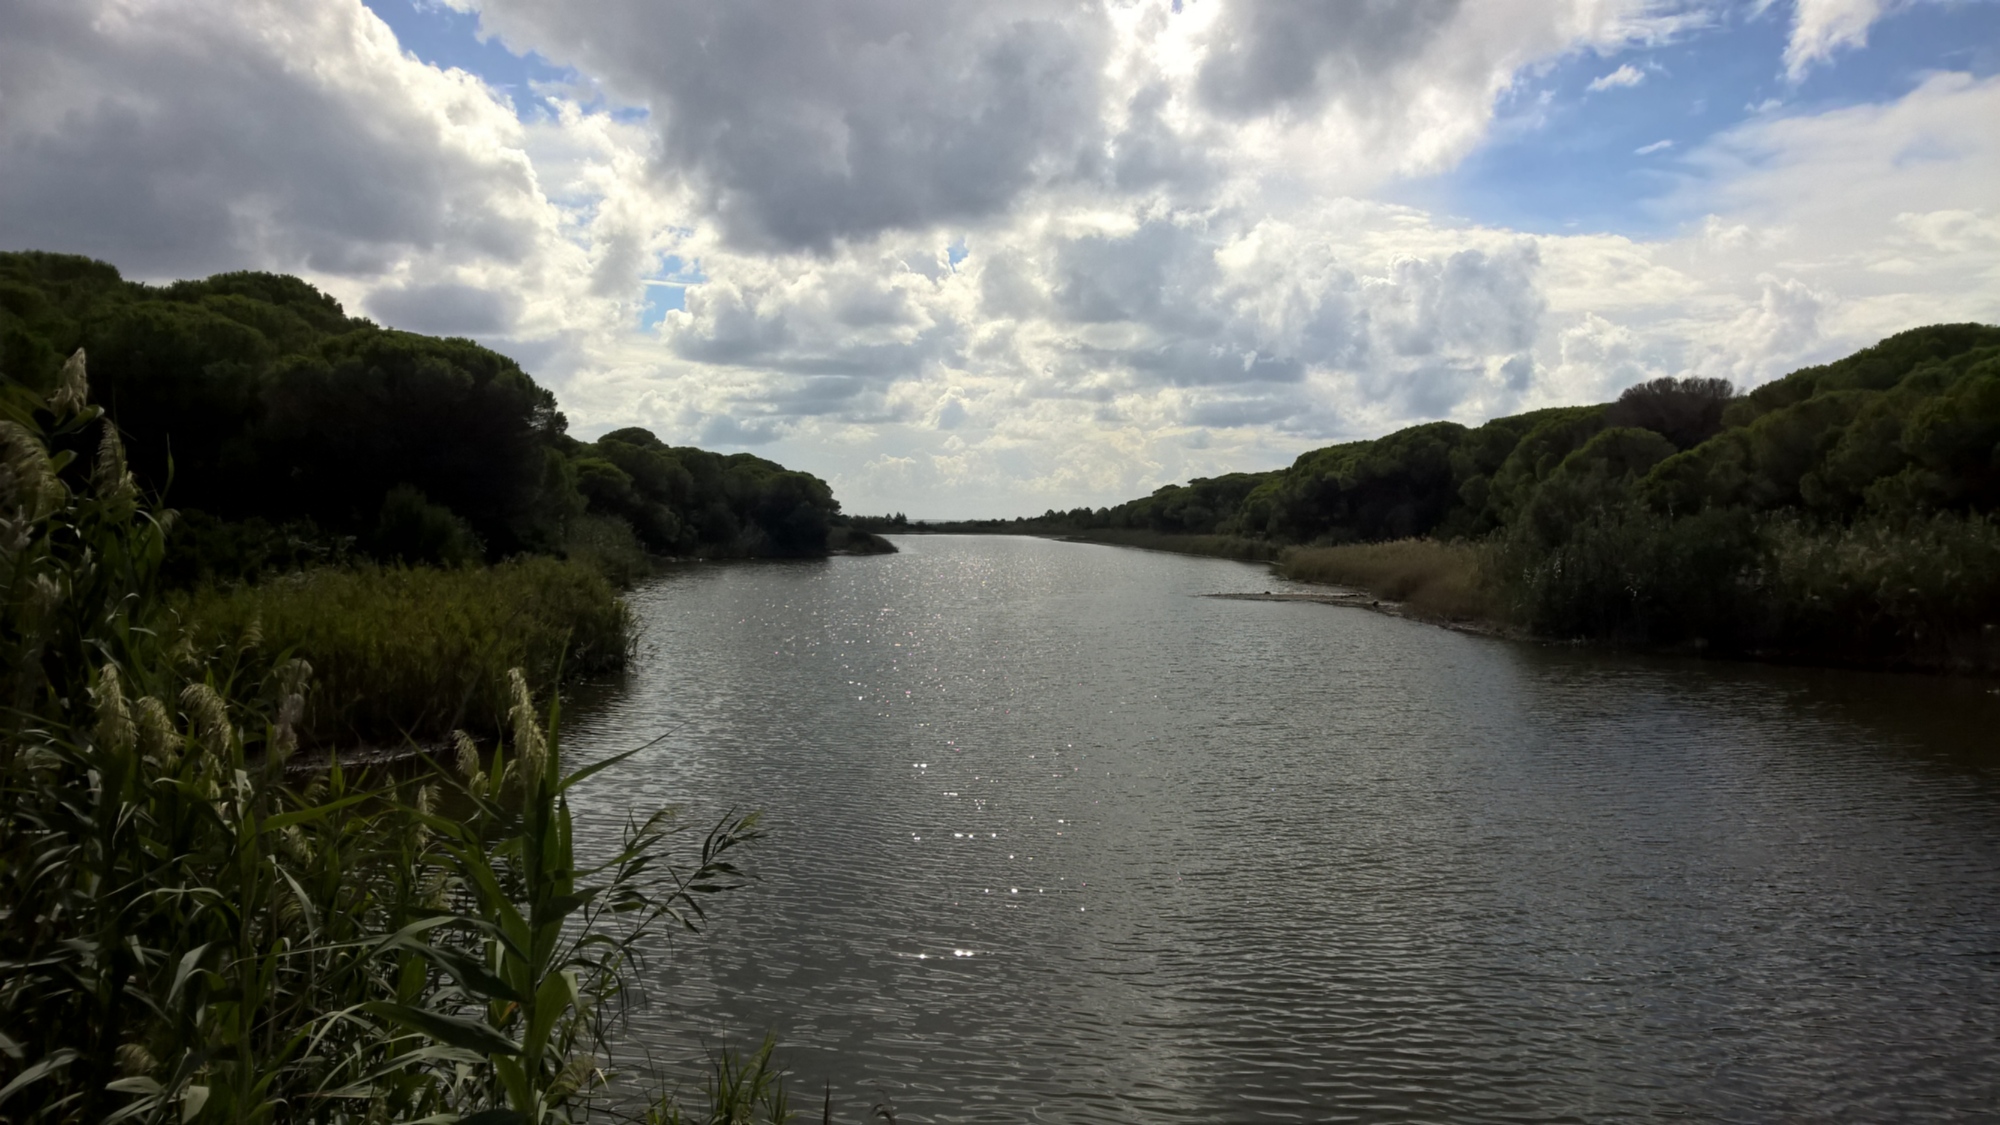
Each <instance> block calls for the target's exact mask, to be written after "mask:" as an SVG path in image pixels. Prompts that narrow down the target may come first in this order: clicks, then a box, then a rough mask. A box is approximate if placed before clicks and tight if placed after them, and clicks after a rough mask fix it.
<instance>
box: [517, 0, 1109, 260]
mask: <svg viewBox="0 0 2000 1125" xmlns="http://www.w3.org/2000/svg"><path fill="white" fill-rule="evenodd" d="M483 14H484V19H485V20H486V23H487V25H488V26H489V27H493V28H497V29H498V30H499V31H500V33H501V34H502V36H503V37H504V38H506V39H507V41H508V42H509V43H510V44H514V45H516V46H518V47H532V48H534V49H536V50H539V51H541V52H542V53H543V54H545V55H547V56H549V57H551V58H555V59H558V60H560V61H562V62H565V63H569V64H573V65H575V66H577V67H579V68H580V69H582V70H584V71H585V72H587V73H589V74H592V75H594V76H596V77H598V78H600V79H601V80H603V81H604V83H605V84H606V86H607V87H608V88H609V89H610V90H611V91H612V92H613V93H614V95H615V96H617V97H619V98H622V99H625V100H629V101H632V102H637V103H641V104H644V105H646V106H648V107H649V108H650V109H652V110H653V116H652V120H653V121H655V122H657V124H658V128H659V129H660V140H661V156H662V160H663V162H664V167H665V169H666V170H667V171H668V172H670V173H672V174H675V175H679V176H683V177H685V178H687V179H688V180H689V181H690V182H691V183H693V184H694V185H696V187H697V188H698V189H699V190H700V193H701V195H702V197H703V198H704V200H705V205H706V206H707V207H709V208H710V209H711V210H712V211H713V213H714V214H715V216H716V217H717V218H718V219H719V220H720V222H721V225H722V228H723V230H724V231H725V232H726V234H727V235H728V236H729V237H730V239H731V240H732V241H733V242H735V243H736V244H737V245H739V246H746V247H758V248H766V249H771V248H791V249H799V248H807V249H813V250H816V251H825V250H827V249H829V248H830V247H831V246H832V244H833V243H834V242H835V241H836V240H840V239H849V238H866V237H869V236H872V235H875V234H878V233H881V232H883V231H887V230H892V229H908V228H917V227H924V226H930V225H934V224H938V223H945V222H953V221H964V220H971V219H977V218H980V217H984V216H989V215H993V214H996V213H999V212H1003V211H1005V210H1006V209H1007V208H1008V207H1009V206H1010V205H1011V204H1012V203H1013V202H1014V200H1015V199H1016V198H1018V197H1019V196H1020V195H1021V193H1022V192H1024V191H1026V190H1028V189H1030V188H1032V187H1034V186H1036V185H1038V184H1042V183H1047V182H1052V181H1057V180H1061V179H1064V178H1067V177H1071V176H1075V175H1079V174H1085V173H1088V172H1090V171H1091V169H1092V168H1093V166H1094V163H1095V162H1096V161H1097V160H1099V159H1101V157H1102V152H1103V147H1104V141H1103V135H1102V134H1103V126H1102V122H1101V117H1102V113H1101V106H1100V101H1101V94H1100V74H1101V71H1102V69H1103V60H1104V54H1105V50H1106V45H1107V39H1108V32H1107V29H1106V27H1105V23H1104V19H1103V15H1102V13H1101V12H1100V11H1099V10H1098V9H1097V8H1096V6H1095V5H1091V4H1075V3H1058V2H1055V0H1045V2H1042V0H1037V2H1023V3H1011V4H989V3H984V2H981V0H847V2H843V3H838V4H797V3H790V2H784V0H734V2H731V3H714V2H712V0H604V2H601V3H595V4H590V5H583V6H569V5H565V6H560V7H558V6H555V5H548V4H543V3H539V2H536V0H487V2H486V3H485V4H484V5H483Z"/></svg>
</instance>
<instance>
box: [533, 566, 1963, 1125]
mask: <svg viewBox="0 0 2000 1125" xmlns="http://www.w3.org/2000/svg"><path fill="white" fill-rule="evenodd" d="M897 544H898V546H899V547H901V549H902V553H901V554H898V555H893V556H885V557H874V558H835V559H829V560H817V561H810V562H796V563H760V564H728V565H698V566H688V567H685V568H681V569H678V570H676V571H674V572H673V573H671V574H669V575H667V576H664V577H662V578H659V579H658V580H655V581H652V582H650V583H649V584H647V585H645V586H643V587H641V588H640V589H638V590H636V591H635V592H634V593H633V594H632V595H631V599H630V600H631V602H632V605H633V608H634V610H635V611H636V613H637V615H638V617H639V619H640V621H641V625H642V636H641V640H640V646H639V656H638V659H637V660H636V661H635V662H634V663H633V666H632V667H631V669H630V670H629V672H628V673H627V674H625V675H624V676H623V677H621V678H620V679H619V680H618V681H617V682H615V683H610V684H605V685H599V686H597V687H595V688H593V689H591V690H588V691H585V692H583V693H581V694H580V697H579V698H578V699H577V701H576V702H575V705H574V706H572V708H571V711H570V718H569V720H568V727H567V732H566V741H567V747H568V749H567V753H568V754H569V755H570V756H571V758H572V760H574V761H578V762H581V761H586V760H589V759H591V758H593V757H597V756H601V755H602V754H603V753H606V752H609V751H612V750H619V749H625V748H629V747H631V746H635V745H639V744H642V743H645V742H647V741H649V740H653V739H655V738H657V737H658V736H660V735H662V734H666V735H667V737H665V738H664V739H662V740H660V741H659V742H658V743H657V744H656V745H654V746H652V747H651V748H649V749H647V750H646V751H644V752H643V753H642V754H640V755H638V756H637V757H636V758H635V759H633V760H632V761H631V762H628V763H626V764H624V765H623V766H621V767H619V768H617V769H615V770H612V771H609V772H607V773H605V774H601V775H599V778H598V780H597V781H595V782H593V783H591V784H590V785H588V786H587V787H586V788H585V789H583V790H582V791H580V793H579V796H578V812H579V816H580V818H582V820H583V821H584V822H585V823H588V824H593V825H599V826H601V825H604V824H606V823H609V822H611V820H613V819H614V818H617V819H622V817H623V816H624V814H625V813H627V812H629V811H635V810H642V809H647V808H650V807H652V806H654V805H657V804H660V803H676V804H681V805H684V806H686V807H687V809H688V810H689V815H690V817H691V818H692V819H694V820H697V821H699V820H703V819H705V818H706V819H711V820H712V819H713V818H714V817H716V816H719V815H720V814H721V813H723V812H724V811H726V810H727V809H728V808H729V807H732V806H733V807H736V808H740V809H753V808H754V809H761V810H763V813H764V825H765V827H766V829H767V830H768V831H769V837H768V838H767V839H765V840H763V841H760V842H759V843H758V844H757V845H756V846H755V849H754V854H753V857H752V862H753V866H754V867H755V869H756V871H757V873H758V875H759V876H760V878H759V880H758V882H757V883H756V885H755V886H754V887H752V888H751V889H748V890H744V891H741V892H737V893H735V894H733V895H729V896H725V897H724V898H723V899H721V900H719V901H717V902H716V903H715V904H714V906H713V919H714V921H713V925H712V926H711V928H710V929H709V930H708V931H707V932H706V933H704V934H703V935H701V936H697V937H683V938H679V939H677V940H676V942H675V944H674V946H673V948H672V949H671V950H670V951H662V952H661V953H660V955H659V956H658V957H656V958H655V959H654V961H653V963H652V965H651V966H650V967H649V968H648V970H647V971H646V973H645V975H644V978H643V981H642V983H643V985H644V987H645V990H646V993H647V997H648V1003H647V1005H646V1007H645V1008H644V1009H643V1010H642V1011H640V1012H638V1013H637V1014H636V1015H635V1017H634V1021H633V1024H632V1027H631V1030H630V1031H629V1033H628V1036H629V1039H630V1041H631V1043H632V1044H633V1047H634V1051H635V1053H638V1052H643V1053H646V1054H649V1055H650V1056H652V1057H653V1058H655V1059H657V1060H661V1061H663V1062H668V1063H675V1064H682V1063H685V1061H686V1060H688V1059H690V1058H692V1059H697V1060H698V1059H700V1058H701V1055H702V1051H703V1050H704V1048H705V1047H713V1046H714V1045H716V1044H718V1043H722V1042H728V1043H731V1044H735V1045H738V1046H741V1045H744V1044H746V1043H749V1044H753V1045H754V1042H755V1041H756V1040H757V1039H759V1038H761V1036H762V1035H763V1033H764V1032H766V1031H767V1030H768V1031H775V1032H776V1033H777V1034H778V1036H779V1039H780V1042H781V1048H780V1051H781V1055H782V1057H783V1059H784V1060H785V1062H786V1063H787V1065H788V1066H789V1067H790V1068H791V1071H792V1077H791V1080H790V1081H791V1088H792V1089H793V1091H794V1103H795V1106H798V1105H809V1108H810V1111H811V1112H810V1114H809V1116H810V1119H811V1120H815V1121H817V1120H818V1119H819V1106H820V1097H821V1091H822V1089H823V1088H824V1084H826V1083H829V1082H830V1083H831V1087H832V1092H833V1097H834V1100H835V1103H836V1114H835V1119H836V1120H841V1121H850V1122H861V1121H863V1120H879V1119H874V1118H869V1117H868V1111H869V1108H870V1107H871V1106H873V1105H874V1104H876V1103H878V1102H884V1101H887V1102H889V1103H891V1104H893V1106H894V1109H895V1112H896V1114H897V1119H898V1121H899V1122H901V1123H903V1125H911V1123H914V1122H971V1121H980V1122H986V1121H991V1122H1017V1121H1053V1122H1121V1123H1122V1122H1179V1121H1187V1122H1197V1121H1198V1122H1256V1121H1350V1120H1352V1121H1407V1120H1426V1121H1454V1122H1457V1121H1562V1120H1570V1121H1604V1120H1613V1119H1641V1118H1680V1119H1696V1120H1730V1121H1776V1120H1828V1119H1844V1120H1909V1121H1914V1120H1949V1119H1964V1118H1966V1117H1974V1116H1984V1115H1989V1114H1993V1113H1995V1112H2000V752H1997V751H1996V747H1997V746H2000V734H1996V732H2000V695H1996V694H1995V693H1994V691H1993V690H1992V685H1991V684H1990V683H1987V682H1972V681H1964V680H1946V679H1931V678H1918V677H1897V676H1886V675H1870V674H1859V673H1848V672H1836V671H1825V670H1810V669H1787V668H1769V667H1759V666H1754V665H1743V664H1729V663H1719V662H1702V661H1696V660H1685V659H1668V658H1649V657H1641V656H1632V655H1620V654H1608V653H1604V652H1599V651H1587V650H1573V649H1567V648H1561V647H1547V646H1539V645H1532V644H1525V643H1519V642H1511V641H1504V640H1496V639H1491V638H1484V637H1476V636H1467V635H1462V634H1459V633H1455V632H1451V631H1448V630H1444V629H1439V628H1434V627H1430V626H1426V625H1421V624H1417V623H1413V622H1409V621H1405V620H1401V619H1397V618H1393V617H1387V616H1383V615H1379V614H1374V613H1369V612H1366V611H1363V610H1359V609H1354V608H1346V607H1333V606H1324V605H1315V604H1309V603H1294V602H1257V601H1242V600H1226V599H1214V598H1204V597H1201V596H1199V595H1202V594H1210V593H1225V592H1250V591H1261V590H1272V591H1281V590H1286V589H1300V588H1302V587H1293V586H1290V585H1288V584H1286V583H1284V582H1283V581H1281V580H1277V579H1273V578H1271V577H1269V576H1268V574H1267V573H1266V571H1265V569H1264V568H1263V567H1260V566H1253V565H1249V564H1243V563H1236V562H1227V561H1220V560H1210V559H1197V558H1188V557H1182V556H1176V555H1167V554H1158V553H1153V552H1144V551H1135V550H1128V549H1121V548H1114V547H1104V546H1095V545H1086V544H1069V543H1057V542H1050V541H1045V540H1039V539H1026V538H1005V537H946V536H935V537H916V536H912V537H902V538H899V539H897ZM682 1073H695V1072H694V1071H691V1070H685V1069H684V1070H683V1071H682Z"/></svg>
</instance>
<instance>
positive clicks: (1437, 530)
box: [996, 324, 2000, 669]
mask: <svg viewBox="0 0 2000 1125" xmlns="http://www.w3.org/2000/svg"><path fill="white" fill-rule="evenodd" d="M1218 482H1229V484H1230V485H1231V487H1230V488H1226V489H1225V488H1221V487H1218ZM1245 484H1247V485H1248V487H1247V488H1243V487H1240V486H1242V485H1245ZM1996 511H2000V328H1996V327H1992V326H1987V325H1977V324H1958V325H1936V326H1933V327H1929V328H1919V329H1916V330H1913V331H1910V332H1905V333H1901V334H1899V335H1897V336H1892V337H1890V338H1889V339H1887V340H1884V341H1882V342H1881V343H1879V344H1877V345H1875V346H1874V347H1872V348H1867V349H1865V350H1863V351H1860V352H1857V353H1855V354H1854V355H1852V356H1849V357H1848V358H1846V359H1843V360H1839V361H1837V362H1834V363H1829V364H1825V365H1822V366H1819V367H1810V368H1806V369H1804V370H1801V371H1797V372H1794V373H1793V374H1791V375H1788V376H1786V377H1785V378H1783V379H1779V380H1777V381H1776V382H1773V383H1770V384H1767V385H1765V386H1763V387H1759V388H1758V389H1757V390H1755V391H1754V392H1752V393H1751V394H1749V395H1748V396H1740V397H1739V396H1736V395H1734V393H1733V391H1732V389H1731V388H1730V387H1729V386H1728V384H1726V383H1723V382H1721V381H1719V380H1712V379H1655V380H1652V381H1650V382H1647V383H1642V384H1640V385H1638V386H1636V387H1633V388H1631V389H1629V390H1627V391H1626V392H1625V393H1624V394H1623V395H1621V396H1620V397H1619V399H1618V400H1617V401H1616V402H1613V403H1611V404H1609V405H1606V406H1583V407H1564V408H1558V409H1553V410H1541V411H1535V412H1532V413H1528V414H1522V415H1517V416H1514V417H1510V418H1498V419H1495V420H1493V421H1491V422H1488V423H1486V424H1485V425H1483V426H1479V427H1477V428H1474V429H1466V428H1464V427H1462V426H1457V425H1453V424H1451V423H1446V422H1435V423H1430V424H1427V425H1422V426H1413V427H1411V428H1409V429H1406V430H1401V431H1398V432H1396V433H1393V434H1390V435H1388V436H1387V437H1383V438H1380V439H1377V440H1375V441H1363V442H1348V443H1345V444H1341V445H1334V446H1329V447H1327V448H1325V449H1318V450H1314V451H1312V452H1309V453H1306V454H1303V455H1302V456H1300V457H1299V458H1298V460H1297V461H1296V462H1294V463H1293V464H1292V465H1291V466H1290V467H1289V468H1286V469H1283V470H1280V471H1277V472H1273V473H1265V474H1258V475H1254V476H1253V475H1249V474H1233V475H1232V476H1229V477H1222V478H1216V480H1215V481H1206V480H1204V481H1195V482H1192V483H1190V484H1189V485H1186V486H1169V487H1167V488H1163V489H1160V490H1158V491H1157V492H1155V493H1154V494H1153V495H1152V496H1150V497H1145V498H1142V499H1139V500H1134V501H1131V502H1129V503H1127V504H1122V505H1119V506H1117V507H1114V508H1110V509H1102V510H1099V511H1096V512H1091V511H1088V510H1079V511H1078V512H1072V513H1058V512H1050V513H1048V514H1047V515H1046V516H1043V517H1041V518H1039V519H1036V520H1028V521H1018V522H1017V524H1016V525H1015V528H1016V529H1019V530H1037V531H1059V530H1066V529H1070V530H1078V529H1091V528H1126V527H1142V528H1147V529H1148V530H1149V532H1151V533H1154V534H1162V535H1168V534H1175V533H1186V532H1188V531H1194V530H1201V529H1209V528H1212V529H1218V530H1221V529H1227V530H1229V531H1231V532H1234V533H1236V534H1241V535H1246V536H1250V537H1253V538H1256V539H1259V540H1262V541H1264V542H1267V543H1269V544H1271V545H1272V546H1273V547H1276V546H1281V545H1286V544H1344V543H1357V542H1358V543H1362V544H1369V543H1376V544H1382V550H1380V551H1376V550H1374V549H1372V548H1370V549H1366V550H1361V549H1357V550H1354V551H1346V552H1343V551H1340V550H1332V551H1311V552H1292V553H1288V554H1287V555H1286V558H1287V560H1288V562H1287V564H1286V565H1287V566H1288V567H1291V568H1293V569H1292V570H1290V571H1288V572H1289V573H1295V574H1298V575H1300V576H1306V575H1314V576H1318V577H1320V578H1322V579H1324V580H1329V581H1336V582H1341V583H1344V584H1349V585H1360V586H1363V587H1364V588H1368V589H1372V590H1376V591H1377V592H1378V593H1379V592H1381V591H1383V590H1389V589H1400V588H1403V587H1406V586H1407V587H1409V588H1410V589H1413V590H1414V589H1416V588H1418V585H1420V576H1423V575H1430V574H1445V573H1450V574H1456V575H1466V574H1472V573H1474V572H1475V571H1476V572H1477V573H1478V574H1479V575H1481V576H1482V577H1481V578H1480V580H1479V582H1480V585H1481V589H1480V591H1479V592H1478V594H1477V596H1471V595H1466V596H1460V593H1462V592H1463V591H1464V590H1465V589H1466V588H1467V587H1465V585H1464V583H1463V582H1462V581H1459V580H1457V579H1454V582H1457V585H1456V586H1454V587H1453V589H1455V590H1458V591H1460V593H1454V594H1452V595H1450V596H1448V597H1445V596H1441V597H1440V601H1441V602H1448V603H1450V604H1453V605H1455V606H1457V607H1459V608H1458V609H1456V610H1453V611H1451V613H1458V612H1472V611H1474V609H1475V608H1477V607H1480V606H1483V607H1484V608H1483V609H1480V610H1479V611H1480V612H1484V613H1487V614H1490V615H1495V616H1503V617H1510V618H1513V619H1514V620H1516V621H1517V622H1518V623H1520V624H1522V625H1524V626H1526V627H1528V628H1530V629H1532V630H1534V631H1536V632H1539V633H1543V634H1546V635H1551V636H1560V637H1598V638H1608V639H1617V640H1627V641H1632V642H1636V643H1646V644H1669V645H1687V646H1691V647H1696V648H1708V649H1715V650H1722V651H1732V652H1743V653H1767V654H1774V655H1783V656H1785V657H1786V658H1789V659H1819V660H1835V661H1842V662H1851V663H1876V664H1890V665H1897V666H1911V667H1949V668H1988V669H1992V668H2000V653H1996V651H1995V650H1994V648H1993V644H1992V634H1993V631H1994V630H1995V629H1996V628H2000V594H1996V593H1995V591H1994V587H1993V583H1992V582H1990V581H1988V580H1987V579H1986V578H1985V577H1984V575H1985V574H1986V573H1988V572H1986V571H1981V570H1979V569H1978V567H1979V566H1981V565H1987V564H1985V563H1982V561H1981V560H1984V559H1987V557H1988V556H1987V555H1985V554H1984V553H1983V552H1984V551H1985V550H1986V547H1985V546H1984V544H1986V543H1987V541H1988V539H1987V537H1988V536H1989V535H1990V534H1991V529H1992V526H1993V525H1992V523H1991V518H1992V517H1993V515H1994V514H1995V513H1996ZM996 529H997V528H996ZM1085 533H1089V532H1085ZM1420 537H1422V538H1420ZM1426 538H1427V539H1436V540H1446V541H1449V540H1466V541H1478V542H1480V543H1481V544H1482V547H1481V549H1482V550H1483V551H1485V552H1486V554H1485V555H1484V556H1482V557H1483V558H1484V560H1485V561H1484V562H1483V563H1482V564H1481V566H1479V567H1473V566H1471V564H1470V563H1465V564H1463V565H1457V566H1452V565H1446V563H1445V561H1444V560H1445V559H1446V558H1447V557H1448V556H1447V555H1445V554H1443V552H1446V551H1447V548H1446V547H1445V546H1444V545H1443V544H1442V543H1439V544H1431V545H1422V543H1423V542H1424V541H1425V539H1426ZM1385 541H1388V542H1385ZM1467 557H1468V558H1469V557H1470V556H1467ZM1426 560H1428V561H1426ZM1384 596H1390V597H1395V596H1396V595H1394V594H1385V595H1384ZM1411 596H1412V597H1414V596H1415V595H1411ZM1451 613H1445V614H1444V615H1447V616H1449V615H1451Z"/></svg>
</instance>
